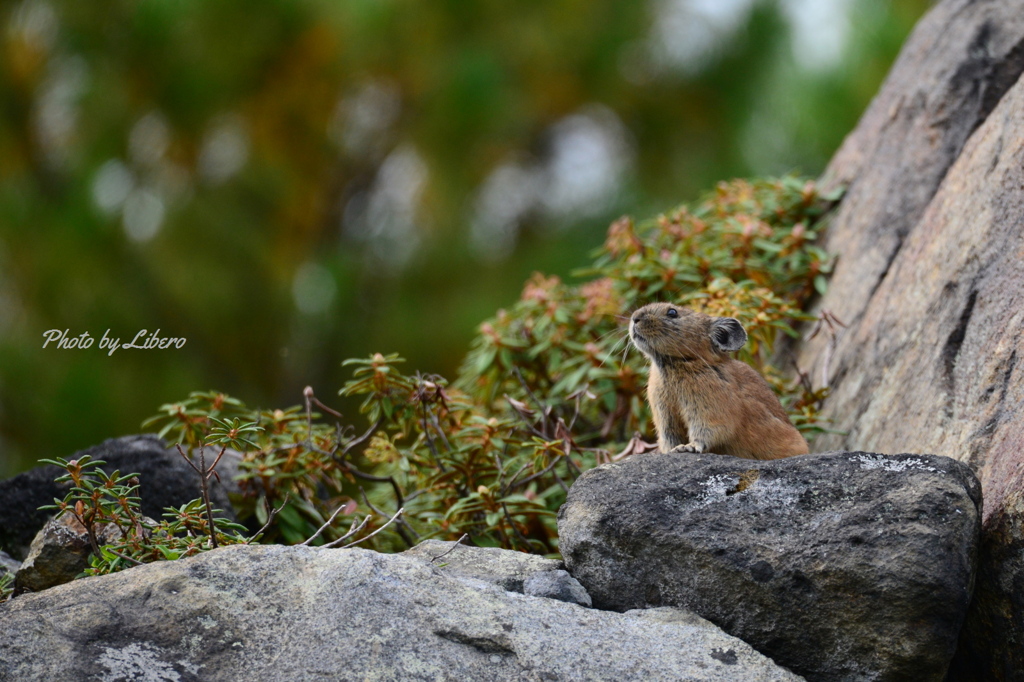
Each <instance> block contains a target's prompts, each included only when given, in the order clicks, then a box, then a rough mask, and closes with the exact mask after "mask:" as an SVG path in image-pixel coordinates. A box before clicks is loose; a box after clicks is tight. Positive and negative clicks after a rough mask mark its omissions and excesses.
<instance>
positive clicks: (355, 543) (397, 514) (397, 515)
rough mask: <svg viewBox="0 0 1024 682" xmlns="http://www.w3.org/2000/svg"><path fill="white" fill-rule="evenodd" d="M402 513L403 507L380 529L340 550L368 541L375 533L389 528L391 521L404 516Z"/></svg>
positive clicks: (403, 511) (343, 546)
mask: <svg viewBox="0 0 1024 682" xmlns="http://www.w3.org/2000/svg"><path fill="white" fill-rule="evenodd" d="M404 513H405V507H402V508H401V509H399V510H398V511H396V512H395V515H394V516H392V517H391V518H390V519H388V522H387V523H385V524H384V525H383V526H381V527H380V528H378V529H377V530H375V531H373V532H372V533H370V534H369V535H367V536H366V537H365V538H359V539H358V540H356V541H355V542H350V543H348V544H347V545H342V547H341V548H342V549H345V548H346V547H351V546H352V545H358V544H359V543H360V542H363V541H365V540H369V539H370V538H372V537H373V536H374V535H376V534H377V533H379V532H381V531H382V530H384V529H385V528H387V527H388V526H390V525H391V522H392V521H394V520H395V519H397V518H398V517H399V516H401V515H402V514H404Z"/></svg>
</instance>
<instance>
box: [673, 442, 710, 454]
mask: <svg viewBox="0 0 1024 682" xmlns="http://www.w3.org/2000/svg"><path fill="white" fill-rule="evenodd" d="M672 452H704V448H702V447H701V446H700V445H699V444H697V443H693V442H690V443H687V444H686V445H677V446H675V447H674V448H672Z"/></svg>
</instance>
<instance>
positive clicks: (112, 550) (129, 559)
mask: <svg viewBox="0 0 1024 682" xmlns="http://www.w3.org/2000/svg"><path fill="white" fill-rule="evenodd" d="M107 551H108V552H110V553H111V554H113V555H115V556H119V557H121V558H122V559H124V560H125V561H130V562H132V563H133V564H135V565H136V566H141V565H142V563H143V562H141V561H139V560H138V559H133V558H131V557H130V556H127V555H125V554H121V553H120V552H118V551H117V550H114V549H108V550H107Z"/></svg>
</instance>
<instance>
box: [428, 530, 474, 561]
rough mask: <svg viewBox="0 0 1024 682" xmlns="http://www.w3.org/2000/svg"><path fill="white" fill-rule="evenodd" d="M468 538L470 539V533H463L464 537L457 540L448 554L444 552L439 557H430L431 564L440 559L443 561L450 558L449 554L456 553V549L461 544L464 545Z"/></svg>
mask: <svg viewBox="0 0 1024 682" xmlns="http://www.w3.org/2000/svg"><path fill="white" fill-rule="evenodd" d="M468 537H469V533H463V534H462V537H461V538H459V539H458V540H456V541H455V542H454V543H453V544H452V546H451V547H449V548H448V550H447V551H446V552H444V553H443V554H438V555H437V556H433V557H430V562H431V563H433V562H435V561H437V560H438V559H441V558H442V557H446V556H448V555H449V554H451V553H452V552H454V551H455V548H456V547H458V546H459V545H460V544H462V541H463V540H465V539H466V538H468Z"/></svg>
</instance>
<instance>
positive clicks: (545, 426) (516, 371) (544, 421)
mask: <svg viewBox="0 0 1024 682" xmlns="http://www.w3.org/2000/svg"><path fill="white" fill-rule="evenodd" d="M512 373H513V374H515V375H516V379H519V384H520V385H521V386H522V387H523V390H524V391H526V394H527V395H529V396H530V397H531V398H532V399H533V402H535V403H536V404H537V407H538V408H540V421H541V425H542V426H543V430H544V431H545V432H547V430H548V415H547V407H545V405H544V403H542V402H541V401H540V399H539V398H537V396H536V395H534V393H533V389H531V388H530V385H529V384H527V383H526V379H524V378H523V373H522V372H520V371H519V368H518V367H513V368H512ZM545 440H547V439H546V438H545Z"/></svg>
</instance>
